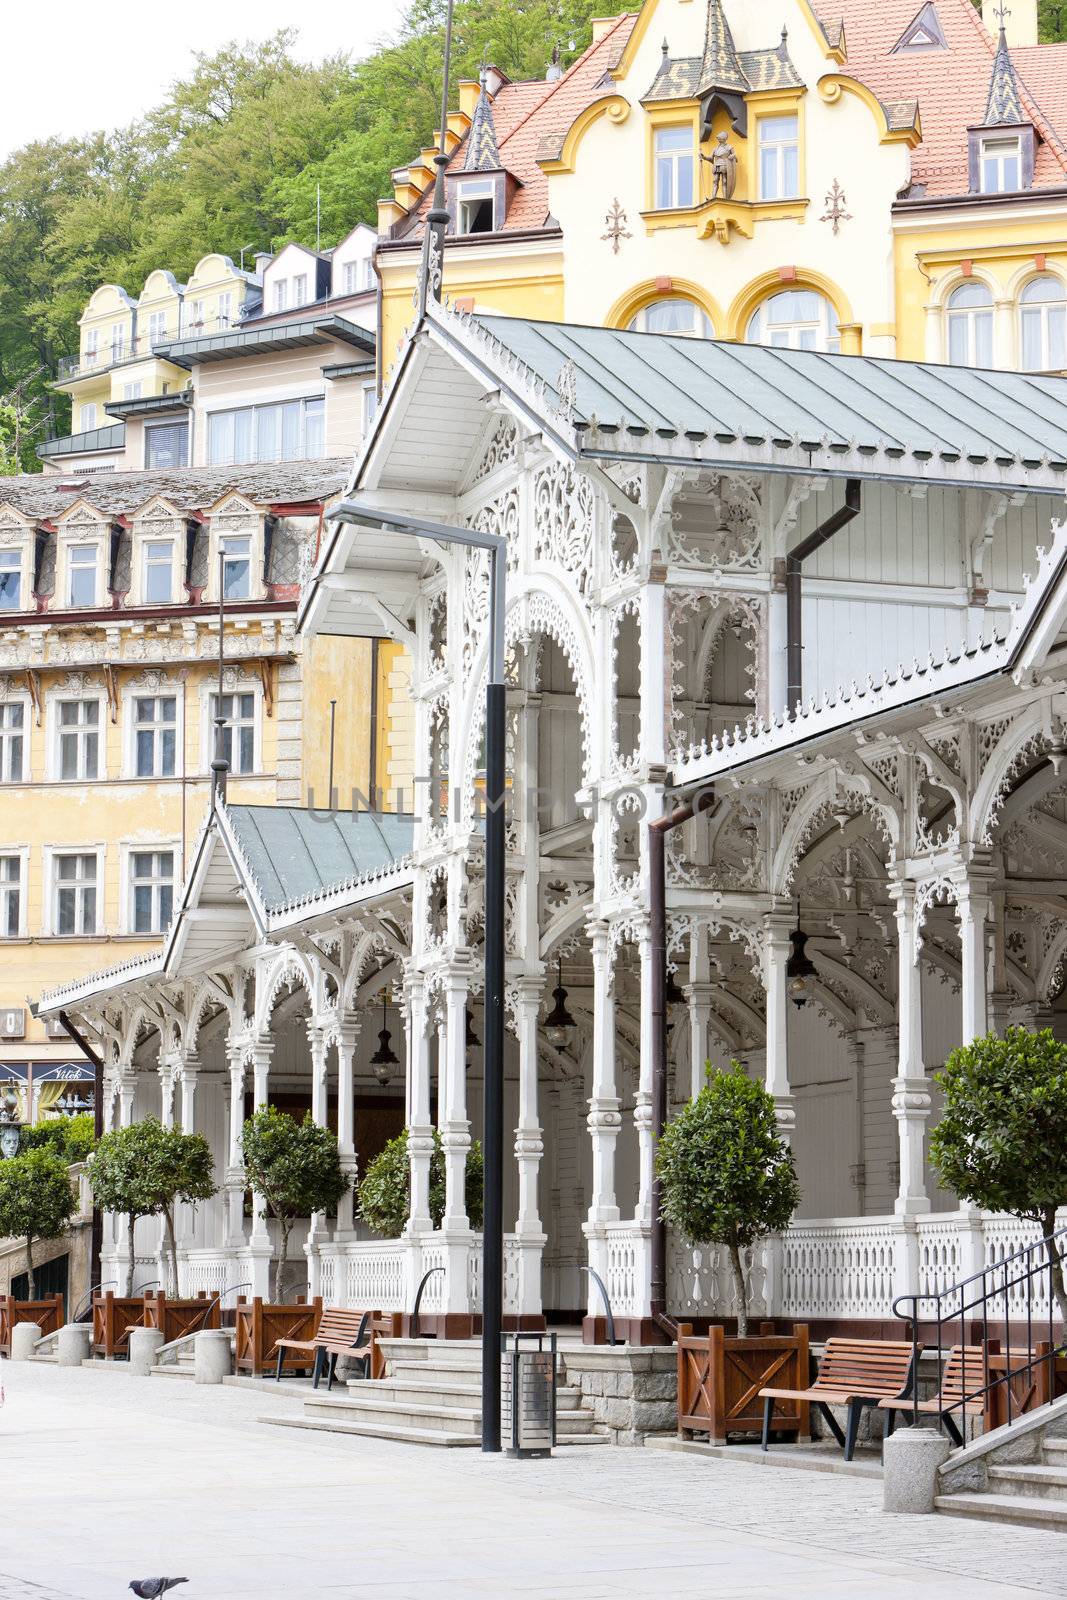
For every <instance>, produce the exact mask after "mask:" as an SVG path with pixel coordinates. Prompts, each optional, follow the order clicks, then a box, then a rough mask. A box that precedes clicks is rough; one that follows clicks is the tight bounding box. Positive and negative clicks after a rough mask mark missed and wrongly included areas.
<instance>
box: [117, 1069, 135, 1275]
mask: <svg viewBox="0 0 1067 1600" xmlns="http://www.w3.org/2000/svg"><path fill="white" fill-rule="evenodd" d="M135 1092H136V1079H135V1078H134V1075H133V1071H132V1070H131V1069H130V1068H126V1069H124V1070H123V1071H121V1072H120V1073H119V1075H118V1102H119V1127H120V1128H129V1127H131V1126H132V1125H133V1101H134V1094H135ZM112 1215H113V1218H114V1228H115V1269H116V1276H117V1278H118V1281H119V1289H120V1290H121V1292H122V1293H123V1294H125V1293H126V1272H127V1268H128V1266H129V1260H130V1230H129V1227H128V1223H127V1217H126V1213H125V1212H124V1211H123V1212H114V1213H112Z"/></svg>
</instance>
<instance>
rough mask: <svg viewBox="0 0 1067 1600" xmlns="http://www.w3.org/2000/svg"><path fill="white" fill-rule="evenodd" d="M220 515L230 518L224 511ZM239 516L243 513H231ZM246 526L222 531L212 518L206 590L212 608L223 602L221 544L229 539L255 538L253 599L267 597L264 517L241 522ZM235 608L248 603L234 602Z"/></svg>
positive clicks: (253, 547)
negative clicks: (264, 564) (220, 589)
mask: <svg viewBox="0 0 1067 1600" xmlns="http://www.w3.org/2000/svg"><path fill="white" fill-rule="evenodd" d="M218 515H219V516H220V517H223V518H225V517H227V512H226V510H225V508H223V509H222V510H221V511H220V512H219V513H218ZM229 515H231V516H234V517H236V516H239V515H240V512H239V511H237V512H233V513H229ZM241 521H242V526H240V527H233V528H226V527H223V528H218V527H216V526H215V524H214V519H212V526H211V531H210V537H209V539H208V570H207V586H206V588H205V590H204V599H205V600H206V601H207V602H208V603H209V604H211V605H217V604H218V600H219V545H220V542H221V543H222V544H225V543H226V541H227V539H246V538H247V539H251V541H252V542H251V546H250V552H251V563H252V565H251V572H250V574H249V576H250V580H251V581H250V583H249V596H248V598H249V600H262V599H263V598H264V596H265V594H266V585H265V584H264V582H263V518H262V517H261V516H255V514H254V513H250V514H249V516H248V518H247V520H245V519H244V518H242V519H241ZM230 603H231V604H233V605H243V604H245V602H244V601H239V600H234V601H232V602H230Z"/></svg>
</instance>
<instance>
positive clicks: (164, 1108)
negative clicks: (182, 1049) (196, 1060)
mask: <svg viewBox="0 0 1067 1600" xmlns="http://www.w3.org/2000/svg"><path fill="white" fill-rule="evenodd" d="M159 1120H160V1122H161V1123H162V1125H163V1127H164V1128H173V1126H174V1057H173V1056H171V1055H165V1056H160V1058H159Z"/></svg>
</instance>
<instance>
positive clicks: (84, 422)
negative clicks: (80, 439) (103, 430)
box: [78, 400, 96, 433]
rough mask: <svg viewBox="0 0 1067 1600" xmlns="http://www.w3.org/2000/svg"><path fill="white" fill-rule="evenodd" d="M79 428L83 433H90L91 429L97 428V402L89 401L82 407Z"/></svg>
mask: <svg viewBox="0 0 1067 1600" xmlns="http://www.w3.org/2000/svg"><path fill="white" fill-rule="evenodd" d="M78 426H79V428H80V429H81V431H82V433H88V432H89V431H90V429H91V428H95V427H96V401H95V400H92V401H89V402H88V403H87V404H86V405H83V406H82V408H81V411H80V412H79V414H78Z"/></svg>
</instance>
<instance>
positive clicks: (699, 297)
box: [604, 278, 725, 339]
mask: <svg viewBox="0 0 1067 1600" xmlns="http://www.w3.org/2000/svg"><path fill="white" fill-rule="evenodd" d="M669 283H670V287H669V288H666V287H664V280H663V279H662V278H647V279H646V280H645V281H644V282H643V283H639V284H636V285H635V286H634V288H632V289H628V290H627V291H626V293H625V294H624V295H621V296H620V297H619V299H618V300H616V302H615V304H614V305H613V306H612V307H611V310H610V311H609V312H608V314H607V316H606V317H605V318H604V326H605V327H606V328H629V327H631V326H632V324H633V321H634V318H635V317H637V316H639V315H640V314H641V312H643V311H647V310H648V308H649V306H652V305H655V304H657V303H658V302H662V301H669V300H680V301H684V302H686V303H687V304H689V305H693V306H696V307H697V308H698V310H699V311H700V312H702V314H703V315H704V316H705V317H706V318H707V319H708V323H709V324H710V327H711V332H710V334H708V335H706V336H705V337H708V338H713V339H714V338H720V337H722V330H723V328H724V326H725V323H724V318H723V313H722V308H721V307H720V305H719V303H718V301H717V300H716V299H715V297H714V296H713V295H711V294H709V293H708V291H707V290H706V289H705V288H704V287H703V285H702V284H699V283H695V282H694V281H693V280H692V279H691V278H671V279H670V280H669Z"/></svg>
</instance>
